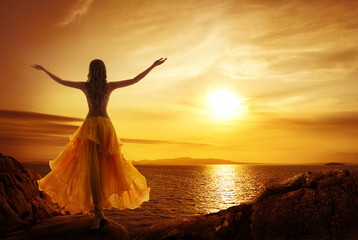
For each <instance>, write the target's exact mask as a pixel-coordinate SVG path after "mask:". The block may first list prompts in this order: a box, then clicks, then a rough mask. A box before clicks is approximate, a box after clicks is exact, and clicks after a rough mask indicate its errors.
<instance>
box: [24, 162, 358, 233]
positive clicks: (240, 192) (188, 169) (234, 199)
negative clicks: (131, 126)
mask: <svg viewBox="0 0 358 240" xmlns="http://www.w3.org/2000/svg"><path fill="white" fill-rule="evenodd" d="M24 165H25V167H27V168H30V169H34V170H36V171H37V172H38V173H40V175H41V176H45V175H46V174H47V173H48V172H49V171H50V168H49V166H48V164H24ZM136 168H137V169H138V170H139V171H140V172H141V173H142V174H143V175H144V176H145V177H146V179H147V184H148V186H149V187H150V188H151V190H150V200H149V201H148V202H144V203H143V204H142V205H141V207H140V208H137V209H134V210H106V211H105V215H106V216H107V217H108V218H110V219H112V220H114V221H116V222H118V223H119V224H122V225H123V226H124V227H125V228H126V229H127V230H128V231H129V233H130V235H131V238H135V237H136V236H138V235H139V234H140V233H141V232H142V231H143V229H144V228H146V227H148V226H151V225H153V224H156V223H160V222H163V221H167V220H169V219H174V218H182V217H189V216H194V215H198V214H199V215H200V214H208V213H214V212H218V211H220V210H223V209H227V208H229V207H231V206H235V205H239V204H241V203H245V202H248V201H250V200H253V199H254V198H255V197H257V196H258V195H259V194H260V192H261V191H263V189H264V188H265V187H266V186H268V185H271V184H273V183H276V182H280V181H283V180H286V179H288V178H290V177H293V176H295V175H297V174H300V173H305V172H308V171H315V170H320V169H358V165H334V166H333V165H256V164H255V165H246V164H233V165H179V166H178V165H177V166H173V165H136Z"/></svg>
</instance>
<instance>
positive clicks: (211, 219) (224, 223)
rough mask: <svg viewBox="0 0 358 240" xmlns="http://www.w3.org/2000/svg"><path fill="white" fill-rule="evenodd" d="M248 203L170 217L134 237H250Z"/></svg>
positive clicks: (148, 239) (143, 239)
mask: <svg viewBox="0 0 358 240" xmlns="http://www.w3.org/2000/svg"><path fill="white" fill-rule="evenodd" d="M250 216H251V205H250V204H242V205H239V206H235V207H231V208H228V209H226V210H222V211H220V212H218V213H213V214H207V215H203V216H195V217H190V218H182V219H174V220H169V221H167V222H163V223H159V224H156V225H154V226H150V227H148V228H147V229H145V230H144V231H143V232H142V234H141V235H139V236H138V238H137V240H151V239H156V240H164V239H168V240H169V239H183V240H184V239H198V240H200V239H216V240H219V239H223V240H230V239H251V229H250Z"/></svg>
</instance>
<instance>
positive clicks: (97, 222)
mask: <svg viewBox="0 0 358 240" xmlns="http://www.w3.org/2000/svg"><path fill="white" fill-rule="evenodd" d="M104 221H108V218H106V217H105V216H104V213H103V210H98V211H96V213H95V215H94V219H93V222H92V225H91V230H99V229H100V228H101V223H102V222H104Z"/></svg>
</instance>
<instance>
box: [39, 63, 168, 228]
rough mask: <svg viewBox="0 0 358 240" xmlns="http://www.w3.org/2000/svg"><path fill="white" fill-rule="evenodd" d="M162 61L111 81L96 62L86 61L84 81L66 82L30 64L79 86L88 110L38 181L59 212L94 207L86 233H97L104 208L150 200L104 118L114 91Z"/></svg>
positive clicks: (143, 185)
mask: <svg viewBox="0 0 358 240" xmlns="http://www.w3.org/2000/svg"><path fill="white" fill-rule="evenodd" d="M166 60H167V59H166V58H161V59H159V60H157V61H155V62H154V63H153V64H152V65H151V66H150V67H149V68H148V69H146V70H145V71H144V72H142V73H141V74H139V75H138V76H136V77H135V78H133V79H129V80H124V81H116V82H107V75H106V67H105V65H104V63H103V62H102V61H101V60H99V59H95V60H93V61H92V62H91V63H90V66H89V72H88V80H87V82H72V81H65V80H62V79H61V78H59V77H57V76H56V75H54V74H52V73H50V72H49V71H47V70H46V69H45V68H44V67H42V66H40V65H36V64H34V65H32V67H33V68H35V69H38V70H42V71H44V72H45V73H46V74H47V75H49V76H50V77H51V78H52V79H53V80H55V81H56V82H58V83H60V84H62V85H65V86H68V87H73V88H78V89H80V90H82V91H83V92H84V94H85V95H86V98H87V103H88V108H89V112H88V114H87V117H86V119H85V121H84V122H83V123H82V125H81V126H80V127H79V128H78V129H77V130H76V132H75V133H74V134H73V135H71V136H70V139H69V143H68V144H67V145H66V146H65V147H64V148H63V150H62V151H61V153H60V154H59V155H58V156H57V157H56V158H55V159H53V160H51V161H50V167H51V172H50V173H49V174H47V175H46V176H45V177H43V178H42V179H40V180H38V181H37V182H38V185H39V189H40V190H41V191H45V192H46V193H48V194H49V195H50V196H51V198H52V200H53V201H54V202H56V203H58V204H59V205H60V206H61V207H62V209H63V210H62V211H63V212H65V211H67V212H70V213H78V212H82V213H89V212H90V209H91V207H94V210H95V217H94V221H93V224H92V226H91V229H99V228H100V226H101V222H102V221H105V220H107V218H105V216H104V214H103V209H110V208H112V207H114V208H118V209H125V208H129V209H134V208H137V207H139V206H140V205H141V204H142V203H143V202H144V201H148V200H149V191H150V188H148V187H147V183H146V179H145V177H144V176H143V175H142V174H140V173H139V172H138V170H137V169H136V168H135V167H134V166H133V165H132V163H131V162H130V161H127V160H126V159H125V158H124V157H123V155H122V153H121V145H122V144H121V142H120V140H119V139H118V137H117V135H116V132H115V129H114V127H113V125H112V122H111V120H110V118H109V116H108V114H107V104H108V100H109V96H110V94H111V93H112V92H113V90H115V89H117V88H121V87H126V86H129V85H132V84H134V83H136V82H138V81H139V80H141V79H142V78H144V77H145V76H146V75H147V74H148V73H149V72H150V71H151V70H152V69H153V68H155V67H156V66H159V65H161V64H163V63H164V62H165V61H166Z"/></svg>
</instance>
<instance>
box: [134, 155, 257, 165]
mask: <svg viewBox="0 0 358 240" xmlns="http://www.w3.org/2000/svg"><path fill="white" fill-rule="evenodd" d="M133 163H134V164H135V165H200V164H251V163H246V162H234V161H230V160H224V159H216V158H191V157H181V158H171V159H157V160H140V161H134V162H133Z"/></svg>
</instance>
